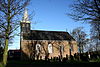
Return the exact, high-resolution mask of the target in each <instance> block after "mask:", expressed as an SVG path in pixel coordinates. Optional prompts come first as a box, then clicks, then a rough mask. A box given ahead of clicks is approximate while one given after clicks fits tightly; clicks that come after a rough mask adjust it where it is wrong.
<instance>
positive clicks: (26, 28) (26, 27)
mask: <svg viewBox="0 0 100 67" xmlns="http://www.w3.org/2000/svg"><path fill="white" fill-rule="evenodd" d="M28 32H30V21H29V17H28V11H27V9H25V11H24V15H23V18H22V21H21V33H28Z"/></svg>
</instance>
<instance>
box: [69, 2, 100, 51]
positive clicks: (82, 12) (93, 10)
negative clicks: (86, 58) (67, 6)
mask: <svg viewBox="0 0 100 67" xmlns="http://www.w3.org/2000/svg"><path fill="white" fill-rule="evenodd" d="M71 8H72V9H71V10H72V12H71V13H69V15H70V17H71V18H72V19H74V20H76V21H83V22H88V23H89V24H90V25H91V27H92V28H91V30H92V38H94V42H95V43H96V47H98V45H99V42H100V0H76V1H75V2H74V4H72V5H71ZM96 50H97V49H96Z"/></svg>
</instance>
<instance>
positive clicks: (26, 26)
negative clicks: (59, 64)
mask: <svg viewBox="0 0 100 67" xmlns="http://www.w3.org/2000/svg"><path fill="white" fill-rule="evenodd" d="M20 27H21V32H20V34H21V35H20V49H21V59H22V60H29V59H30V60H33V59H37V60H39V59H45V58H49V59H50V58H54V57H61V58H64V57H66V55H68V56H69V55H74V54H75V53H77V52H78V47H77V42H76V41H75V39H74V38H73V37H72V36H71V35H70V34H69V33H68V32H64V31H45V30H31V29H30V28H31V22H30V21H29V18H28V12H27V9H25V11H24V16H23V20H22V21H21V23H20Z"/></svg>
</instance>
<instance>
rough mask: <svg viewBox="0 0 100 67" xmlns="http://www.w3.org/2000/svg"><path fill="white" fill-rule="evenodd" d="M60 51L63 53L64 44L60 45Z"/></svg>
mask: <svg viewBox="0 0 100 67" xmlns="http://www.w3.org/2000/svg"><path fill="white" fill-rule="evenodd" d="M59 48H60V53H63V52H64V45H60V47H59Z"/></svg>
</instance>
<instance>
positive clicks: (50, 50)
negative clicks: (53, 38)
mask: <svg viewBox="0 0 100 67" xmlns="http://www.w3.org/2000/svg"><path fill="white" fill-rule="evenodd" d="M48 53H53V48H52V44H48Z"/></svg>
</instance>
